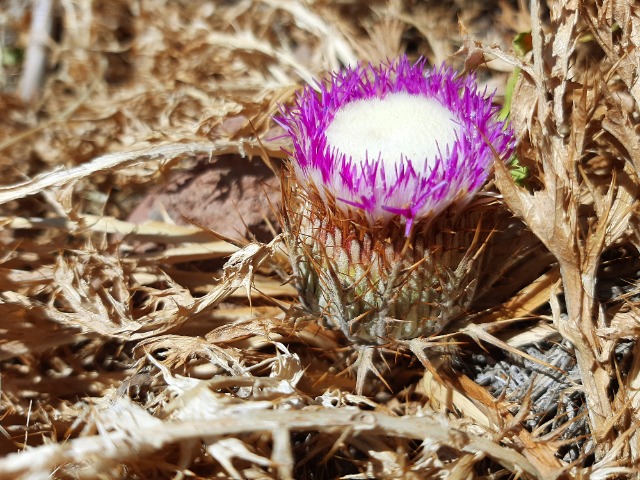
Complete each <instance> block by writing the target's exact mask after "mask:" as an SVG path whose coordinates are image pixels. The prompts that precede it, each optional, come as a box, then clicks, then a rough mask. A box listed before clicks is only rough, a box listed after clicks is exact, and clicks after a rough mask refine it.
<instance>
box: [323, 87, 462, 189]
mask: <svg viewBox="0 0 640 480" xmlns="http://www.w3.org/2000/svg"><path fill="white" fill-rule="evenodd" d="M458 131H459V124H458V122H457V121H456V119H455V117H454V116H453V114H452V113H451V112H450V111H449V110H448V109H446V108H445V107H443V106H442V105H441V104H440V102H438V101H437V100H434V99H431V98H426V97H422V96H419V95H411V94H409V93H403V92H401V93H392V94H389V95H387V96H386V97H384V98H383V99H379V98H367V99H362V100H356V101H354V102H351V103H347V104H346V105H344V106H342V107H341V108H340V109H339V110H338V111H337V112H336V114H335V117H334V119H333V121H332V122H331V123H330V124H329V127H328V128H327V132H326V136H327V143H328V145H329V148H330V149H332V148H336V149H337V150H338V152H340V153H344V154H345V155H346V156H347V158H349V157H351V159H352V161H354V162H358V163H364V162H365V161H366V160H367V159H368V160H369V161H372V160H377V159H378V155H379V156H380V158H381V159H382V164H383V166H384V169H385V174H386V177H387V179H388V180H394V179H395V178H396V175H395V172H396V166H397V165H399V164H400V162H401V161H402V160H411V163H412V165H413V168H414V169H415V170H416V171H418V172H422V171H425V170H426V171H429V170H431V169H432V168H433V166H434V165H435V159H436V157H437V156H438V155H439V154H442V155H445V153H446V151H447V147H450V146H451V145H453V143H454V142H455V140H456V133H457V132H458Z"/></svg>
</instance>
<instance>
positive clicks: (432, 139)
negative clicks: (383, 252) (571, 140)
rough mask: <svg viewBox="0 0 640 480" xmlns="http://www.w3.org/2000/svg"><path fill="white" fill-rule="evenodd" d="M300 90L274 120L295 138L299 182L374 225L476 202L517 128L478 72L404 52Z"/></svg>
mask: <svg viewBox="0 0 640 480" xmlns="http://www.w3.org/2000/svg"><path fill="white" fill-rule="evenodd" d="M317 87H318V90H319V92H317V91H316V90H314V89H313V88H311V87H310V86H307V87H306V88H305V89H304V90H303V91H302V92H301V93H299V94H298V96H297V98H296V102H295V106H294V107H292V108H291V109H289V110H283V116H282V117H281V118H278V119H277V121H278V123H280V125H282V127H284V129H285V130H286V131H287V133H288V134H289V135H290V136H291V138H292V140H293V152H292V153H293V158H294V169H295V173H296V176H297V177H298V180H299V182H300V183H301V184H302V185H303V186H305V187H307V188H310V189H314V190H317V191H318V193H319V194H320V195H321V196H322V197H323V199H324V200H327V199H329V198H331V199H335V200H336V204H337V205H338V207H339V208H342V207H344V210H349V209H361V210H362V211H363V213H364V214H365V216H366V217H367V218H368V219H369V221H370V222H371V223H372V224H376V223H386V222H388V221H389V220H390V219H392V218H393V217H395V216H400V217H402V218H404V219H405V222H406V233H407V234H408V233H409V232H410V230H411V226H412V225H413V223H414V222H416V221H420V220H422V219H425V218H432V217H434V216H435V215H437V214H439V213H440V212H442V211H443V210H444V209H445V208H447V207H448V206H450V205H452V204H453V203H456V202H461V203H464V202H465V201H467V200H468V199H470V198H471V197H472V196H473V195H474V194H475V193H477V192H478V190H479V189H480V188H481V187H482V186H483V184H484V183H485V182H486V180H487V178H488V176H489V174H490V173H491V171H492V165H493V160H494V157H495V152H497V153H498V155H500V157H501V158H502V159H503V160H506V159H508V158H509V156H510V155H511V152H512V151H513V146H514V143H515V142H514V137H513V133H512V131H511V130H510V129H509V128H508V127H505V125H504V124H503V123H502V122H499V121H497V120H496V119H495V114H496V111H497V107H495V106H493V104H492V101H491V100H492V95H489V96H487V95H486V92H482V93H480V92H478V88H477V86H476V83H475V78H474V77H473V76H469V77H464V78H458V77H457V72H455V71H454V70H452V69H451V68H447V67H445V66H444V65H443V66H441V67H440V68H438V69H428V68H425V62H424V60H419V61H418V62H416V63H415V64H413V65H412V64H411V63H410V62H409V60H408V59H407V58H406V57H405V56H403V57H400V58H399V59H397V60H395V61H392V62H389V63H386V64H382V65H380V66H372V65H371V64H368V65H364V66H363V65H358V66H356V67H355V68H347V69H346V70H344V71H343V72H340V73H336V74H334V75H332V76H331V77H330V78H328V79H327V81H326V82H324V83H321V84H318V85H317Z"/></svg>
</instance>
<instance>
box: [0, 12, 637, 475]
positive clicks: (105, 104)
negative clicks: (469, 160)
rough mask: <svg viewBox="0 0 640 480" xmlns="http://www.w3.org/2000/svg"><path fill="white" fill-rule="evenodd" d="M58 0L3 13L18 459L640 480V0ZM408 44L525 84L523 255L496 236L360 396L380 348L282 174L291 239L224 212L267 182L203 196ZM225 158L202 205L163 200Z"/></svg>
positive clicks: (10, 428)
mask: <svg viewBox="0 0 640 480" xmlns="http://www.w3.org/2000/svg"><path fill="white" fill-rule="evenodd" d="M47 3H48V2H46V1H35V2H33V4H32V5H31V4H29V5H26V4H25V3H24V2H20V1H17V0H16V1H13V2H12V1H9V2H5V3H4V4H3V7H2V11H1V12H0V14H1V16H0V21H1V25H0V27H1V29H2V31H1V33H2V42H3V43H2V45H1V47H2V60H3V61H2V71H0V81H1V82H2V89H3V93H2V94H1V95H0V102H1V103H2V110H3V115H2V119H1V120H0V152H1V155H0V172H1V174H2V179H3V180H2V183H3V186H2V187H0V205H1V210H0V212H1V217H0V222H1V223H2V230H1V232H0V249H1V250H0V262H1V264H0V331H1V332H2V337H1V340H0V361H1V362H2V364H1V380H2V383H1V390H0V414H1V419H0V424H1V426H2V428H1V431H0V433H1V435H0V451H1V452H2V455H3V456H2V457H1V458H0V478H47V477H55V478H183V477H198V478H228V477H232V478H282V479H288V478H314V479H321V478H352V479H356V478H451V479H463V478H464V479H467V478H496V479H497V478H528V479H553V478H597V479H604V478H632V477H635V476H636V475H637V465H638V464H639V462H640V435H639V434H638V428H637V427H638V421H639V419H640V393H639V392H640V390H639V389H640V350H639V349H640V344H638V342H637V340H636V337H637V336H638V333H639V332H640V316H639V314H638V312H639V311H640V310H639V305H638V302H640V295H639V294H638V288H637V284H636V282H637V280H638V271H639V270H640V263H639V262H638V250H639V249H640V233H639V232H640V230H639V226H638V225H639V224H638V217H637V213H638V200H637V193H638V188H639V186H640V177H639V175H640V142H639V140H638V139H639V128H640V127H639V124H640V108H639V107H640V80H639V79H640V9H639V7H638V5H637V4H636V3H635V2H633V1H632V0H597V1H595V2H593V1H587V0H584V1H578V0H564V1H549V2H548V3H545V4H540V2H538V1H535V0H533V1H532V2H531V4H530V5H528V4H525V3H524V2H521V3H520V4H515V3H513V2H512V3H510V2H507V1H506V0H503V1H499V2H485V3H483V2H475V1H471V0H466V1H465V0H459V1H452V2H444V3H442V2H426V3H423V2H412V1H408V2H400V1H395V0H391V1H389V2H383V1H376V2H355V1H353V2H352V1H329V0H327V1H316V2H297V1H288V0H263V1H257V0H238V1H212V2H169V1H166V0H144V1H133V0H130V1H124V0H116V1H111V2H71V1H68V0H61V1H59V2H53V4H52V7H51V8H50V9H49V10H47ZM39 8H43V9H44V10H42V11H40V10H37V9H39ZM36 12H40V13H42V12H48V13H46V15H50V20H51V22H50V26H51V37H50V38H48V39H47V38H45V40H44V42H45V43H44V44H42V43H38V42H42V41H43V36H42V35H41V33H42V30H43V29H44V30H45V31H46V28H47V22H44V23H42V22H41V23H40V24H37V26H36V28H35V30H34V29H31V30H30V25H31V23H30V18H31V17H32V16H34V15H35V16H37V15H36ZM43 14H44V13H43ZM40 20H41V19H40ZM458 21H459V24H458ZM529 31H530V34H528V32H529ZM457 32H460V33H457ZM518 34H523V35H520V37H518V38H519V39H520V40H519V41H520V42H522V43H521V44H519V45H518V46H519V47H520V48H518V49H515V50H514V49H513V48H512V45H511V41H512V40H513V39H514V38H516V36H517V35H518ZM523 39H524V40H523ZM34 42H35V43H34ZM43 45H44V46H43ZM29 46H31V48H29ZM523 46H524V48H522V47H523ZM515 51H517V52H518V53H514V52H515ZM21 52H26V53H27V58H26V59H24V60H21V59H20V56H21ZM400 52H408V53H409V54H410V55H412V56H413V57H417V56H419V55H424V56H426V57H427V58H429V60H430V61H432V62H434V63H439V62H441V61H443V60H446V61H448V62H449V63H451V64H453V65H455V66H456V67H458V68H461V69H462V68H466V69H474V70H475V69H477V70H478V72H479V75H480V78H481V80H482V81H483V82H485V83H486V84H487V86H488V87H489V88H491V89H493V88H498V93H499V95H498V97H499V98H504V97H506V98H507V99H511V112H510V115H511V119H512V122H513V124H514V126H515V129H516V131H517V134H518V138H519V147H518V152H517V156H518V160H519V162H520V164H521V165H523V166H525V167H527V168H528V169H529V172H530V174H529V176H528V177H527V178H525V179H524V180H523V181H521V182H519V183H516V182H515V181H514V180H513V178H512V175H510V174H509V172H508V170H507V168H506V167H504V166H502V165H497V167H496V180H495V185H490V186H488V189H493V190H494V191H496V192H499V193H500V194H501V195H502V196H501V197H499V199H500V201H501V202H502V208H504V209H505V211H508V212H511V214H513V224H512V225H511V227H510V229H511V230H510V231H511V232H512V235H511V236H507V238H506V240H505V241H506V242H507V243H508V244H509V246H510V247H509V248H512V247H513V245H514V244H517V245H518V249H517V251H518V252H519V253H517V254H513V253H512V251H511V250H509V251H510V254H509V255H505V254H504V251H505V248H506V247H505V245H506V244H505V245H502V246H501V245H500V244H499V243H496V244H494V245H489V246H488V247H490V248H491V249H492V250H491V251H488V252H487V255H489V257H491V258H492V259H493V260H492V262H493V263H492V264H491V265H492V272H493V277H492V279H491V281H487V282H485V283H483V285H488V286H490V288H485V289H481V290H480V292H479V295H478V298H477V300H476V302H475V303H474V305H473V306H472V310H471V311H469V312H467V314H466V315H464V316H462V317H461V319H460V321H459V322H457V323H455V324H454V325H451V326H450V327H449V328H448V329H447V330H446V331H445V332H444V334H443V335H441V336H439V337H438V338H429V339H418V340H414V341H408V342H404V343H401V344H389V345H383V346H380V347H376V350H377V351H376V355H369V357H366V358H364V359H363V357H360V359H359V360H357V361H359V362H361V363H362V362H363V361H365V360H366V361H367V362H370V364H369V365H368V368H370V367H371V366H373V367H374V368H373V370H374V372H376V373H377V375H370V376H369V377H367V380H368V381H367V382H366V384H364V385H359V390H362V394H358V393H357V390H356V380H355V378H356V375H355V372H356V370H357V368H358V364H357V363H356V359H357V358H358V352H357V351H356V349H354V347H353V346H351V345H350V344H349V342H347V341H346V340H345V339H344V338H343V337H342V336H341V334H340V333H339V332H336V331H332V330H327V329H325V328H324V327H323V326H322V325H321V324H320V323H319V322H318V320H317V319H316V318H313V315H309V314H308V312H305V311H304V310H303V309H302V308H301V306H300V304H299V302H298V301H297V300H296V298H295V295H294V292H293V289H292V288H291V287H290V285H289V284H288V283H287V280H288V277H289V275H290V266H289V263H288V259H287V257H286V253H285V250H284V249H283V245H282V240H281V237H280V236H279V235H278V234H277V230H278V225H277V222H276V221H275V218H274V217H270V214H271V213H272V212H277V211H278V199H277V191H276V193H275V194H274V192H273V191H272V190H271V187H269V186H268V185H267V183H265V185H264V186H261V185H259V184H255V185H254V190H256V191H257V196H258V197H259V198H261V202H259V204H260V205H261V207H262V208H263V209H264V210H263V211H262V212H260V215H262V216H264V217H265V220H264V222H263V227H264V231H266V232H271V233H269V234H268V235H267V239H266V240H265V239H264V237H263V240H265V241H263V242H262V243H259V242H257V241H253V240H252V238H251V236H250V233H248V232H251V231H253V230H252V227H253V225H250V224H247V229H246V230H242V229H241V228H240V229H239V228H238V227H234V229H233V230H231V231H229V230H227V231H226V233H224V234H223V235H219V234H217V233H215V232H225V227H226V223H227V222H228V218H229V215H233V216H237V217H239V218H242V217H243V215H249V214H255V213H256V212H254V211H249V210H246V209H247V208H252V209H255V205H254V206H253V207H246V206H245V207H242V205H241V204H240V203H237V204H236V203H235V201H234V202H227V203H220V204H219V205H224V207H220V208H218V209H217V210H225V211H224V212H223V213H224V216H219V217H214V218H208V219H207V218H202V217H199V212H198V204H199V203H201V204H203V205H204V204H207V205H208V204H213V205H218V203H216V202H221V201H222V200H224V198H222V197H225V196H227V197H228V196H230V195H232V194H233V192H234V191H236V190H237V189H238V188H240V186H243V185H244V186H245V187H246V185H245V184H243V183H242V178H244V176H246V175H248V173H247V172H250V171H253V169H256V168H264V165H265V164H266V165H268V166H269V168H270V169H273V170H274V171H275V172H278V171H279V170H280V165H281V163H282V160H283V159H284V158H286V154H284V153H283V151H282V147H283V146H286V142H285V141H284V139H282V138H279V137H278V135H279V133H280V132H279V131H278V130H277V128H275V126H274V123H273V122H272V121H271V119H270V117H271V115H273V114H274V113H275V112H276V111H277V108H278V104H279V103H280V102H287V101H289V100H290V99H291V98H292V93H293V92H294V91H295V89H296V88H299V87H300V85H302V84H303V83H305V82H311V81H312V79H313V78H316V77H318V76H321V75H322V74H323V73H324V72H326V71H329V70H333V69H336V68H339V67H340V65H344V64H347V63H351V62H354V61H357V60H358V59H362V60H371V61H378V60H381V59H384V58H388V57H393V56H395V55H397V54H398V53H400ZM34 56H35V58H40V62H42V61H45V62H46V67H47V68H46V69H44V70H43V72H44V75H43V78H42V82H41V81H40V78H39V70H38V69H37V68H36V67H37V64H38V63H37V62H36V67H31V66H29V65H30V64H31V61H32V59H33V58H34ZM510 76H511V77H512V78H514V79H515V78H516V76H517V84H515V88H513V90H512V89H511V87H505V86H506V85H513V82H508V77H510ZM40 83H41V86H40V87H38V85H39V84H40ZM199 168H200V169H201V168H206V169H212V170H214V171H215V172H216V177H215V178H216V179H217V180H216V182H217V183H214V184H213V185H212V186H211V189H210V191H207V190H206V188H205V189H203V188H202V187H198V188H197V189H196V190H195V191H193V190H192V191H190V193H189V195H192V196H193V195H196V197H195V199H194V200H192V201H191V203H190V207H189V209H188V210H187V211H178V212H177V213H176V212H175V211H174V212H172V211H167V210H166V209H165V208H163V205H162V202H159V203H160V204H158V205H156V206H155V207H154V208H153V209H151V211H149V210H146V211H144V210H140V209H139V204H141V203H144V202H145V201H147V200H148V198H149V195H150V194H152V193H154V192H155V193H157V191H158V189H159V188H165V187H162V186H163V185H173V186H174V187H173V188H176V189H177V188H185V189H187V188H188V184H189V182H190V181H191V180H190V178H192V177H189V176H188V175H189V172H193V171H198V170H197V169H199ZM176 182H177V183H178V185H177V186H176ZM276 183H277V182H276ZM223 188H224V192H225V193H224V195H223V194H222V193H220V192H221V191H223V190H221V189H223ZM246 188H248V187H246ZM173 192H174V190H171V188H168V189H166V190H165V191H164V195H165V197H163V198H167V197H168V198H171V196H172V195H173V194H174V193H173ZM250 194H251V192H249V191H247V192H244V191H243V193H242V195H241V196H242V197H244V196H246V195H250ZM253 194H256V192H255V191H254V192H253ZM181 198H182V197H181ZM232 198H235V197H232ZM267 198H269V199H270V200H267ZM252 205H253V204H252ZM137 206H138V207H137ZM242 208H245V211H244V212H243V211H242ZM230 212H231V213H230ZM277 216H278V215H275V217H277ZM270 218H271V220H270ZM521 222H522V223H521ZM240 225H242V224H241V223H240ZM264 231H263V234H264ZM269 237H270V238H269ZM501 252H502V253H501Z"/></svg>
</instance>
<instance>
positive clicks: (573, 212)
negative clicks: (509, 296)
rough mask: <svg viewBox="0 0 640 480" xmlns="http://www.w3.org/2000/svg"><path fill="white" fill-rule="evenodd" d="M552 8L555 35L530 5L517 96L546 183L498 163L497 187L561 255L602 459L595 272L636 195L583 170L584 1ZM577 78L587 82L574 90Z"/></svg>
mask: <svg viewBox="0 0 640 480" xmlns="http://www.w3.org/2000/svg"><path fill="white" fill-rule="evenodd" d="M549 6H550V11H551V26H550V27H551V29H552V32H553V33H552V34H545V32H544V31H543V26H542V23H541V20H540V18H541V16H540V15H541V14H540V4H539V2H538V1H536V0H533V1H532V2H531V11H532V19H533V29H532V40H533V53H532V55H533V57H532V62H533V63H532V70H530V72H531V74H527V75H524V76H523V77H522V78H521V81H520V83H519V86H518V87H517V89H516V92H515V93H514V101H513V105H514V107H513V108H514V110H513V121H514V124H515V128H516V131H517V132H518V133H519V134H520V135H521V136H523V137H524V140H525V142H529V143H530V147H531V148H529V150H527V151H525V149H524V148H521V151H520V152H519V155H527V156H530V160H533V161H534V163H535V164H537V165H538V168H539V171H540V181H541V183H542V185H543V189H542V190H539V191H536V192H534V193H533V195H531V194H530V193H529V192H528V191H526V190H524V189H522V188H519V187H517V186H516V185H515V184H514V182H513V181H512V179H511V178H510V177H509V174H508V171H507V170H506V168H505V167H504V166H503V165H501V164H499V163H496V170H497V184H498V186H499V188H500V190H501V191H502V193H503V195H504V198H505V200H506V202H507V204H508V205H509V207H510V208H511V209H512V210H513V211H514V212H515V213H516V214H517V215H518V216H520V217H522V218H523V219H524V220H525V222H526V223H527V225H528V226H529V228H531V230H532V231H533V232H534V233H535V234H536V236H538V238H539V239H540V240H541V241H542V242H543V243H544V244H545V246H546V247H547V248H548V249H549V251H551V252H552V253H553V255H554V256H555V257H556V259H557V261H558V264H559V267H560V273H561V277H562V284H563V289H564V298H565V303H566V310H567V316H566V317H562V316H561V315H560V309H559V305H558V303H557V302H553V299H552V307H554V308H553V310H554V323H555V325H556V328H557V329H558V331H559V332H560V333H561V334H562V336H563V337H564V338H566V339H568V340H569V341H570V342H571V343H572V344H573V346H574V348H575V354H576V359H577V363H578V366H579V369H580V372H581V376H582V382H583V389H584V393H585V397H586V401H587V407H588V414H589V419H590V423H591V431H592V433H593V438H594V441H595V444H596V446H597V456H598V458H602V457H603V456H604V454H605V452H606V451H607V448H608V447H609V446H610V445H611V443H612V441H613V440H614V435H613V429H612V425H610V422H611V417H612V414H613V407H612V400H611V398H610V397H609V393H610V387H611V383H612V378H613V376H612V375H613V368H612V364H611V357H610V355H608V354H607V351H606V348H605V346H604V345H603V342H602V340H601V338H600V337H599V336H598V329H599V328H600V327H601V326H602V325H604V314H603V311H602V308H601V306H600V304H599V302H598V300H597V299H596V289H595V287H596V273H597V269H598V266H599V261H600V256H601V254H602V252H603V251H604V249H605V248H607V247H608V246H609V245H611V244H612V243H613V242H615V241H616V240H617V239H618V238H619V237H620V236H621V235H622V234H623V232H624V229H625V228H626V226H627V225H628V222H629V218H630V211H631V209H630V208H629V207H630V204H631V203H632V198H631V194H630V192H629V191H628V189H626V188H623V187H622V186H621V185H620V184H619V182H618V180H617V178H616V175H615V173H614V174H613V175H612V178H611V181H610V187H609V190H608V192H607V193H606V195H603V194H601V193H599V192H598V190H597V189H596V188H595V187H594V186H593V185H591V183H590V180H589V179H588V178H587V176H586V175H585V174H584V173H583V171H582V163H583V161H584V158H585V157H586V155H587V154H588V151H589V150H588V148H589V143H590V142H591V140H592V139H591V138H586V136H585V132H587V131H588V129H589V127H590V126H592V125H596V122H597V121H599V120H600V119H599V118H596V117H597V115H598V114H597V113H596V112H597V110H596V106H597V104H598V102H599V101H601V100H602V95H600V94H599V92H597V89H596V91H595V92H594V91H593V89H591V88H589V86H587V85H586V83H587V81H586V80H585V79H578V78H575V77H574V72H573V71H572V70H571V68H572V61H573V59H574V58H575V55H574V54H575V47H576V43H577V38H578V37H579V35H580V32H579V31H578V28H579V20H580V16H579V11H580V9H581V8H583V6H582V5H581V3H580V2H579V1H577V0H574V1H568V2H550V5H549ZM578 80H582V81H583V82H584V84H583V85H579V86H578V83H577V81H578ZM587 80H588V79H587ZM580 88H581V94H580V95H578V96H577V98H574V100H573V105H571V103H570V99H569V98H568V97H569V94H571V93H573V92H572V90H576V91H580V90H578V89H580ZM531 112H535V113H534V115H533V116H531ZM523 158H524V157H523ZM585 198H588V200H585ZM591 203H592V204H593V210H594V212H593V216H592V218H590V219H589V220H587V221H585V219H584V218H581V217H580V211H581V210H583V206H585V205H589V204H591Z"/></svg>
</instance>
